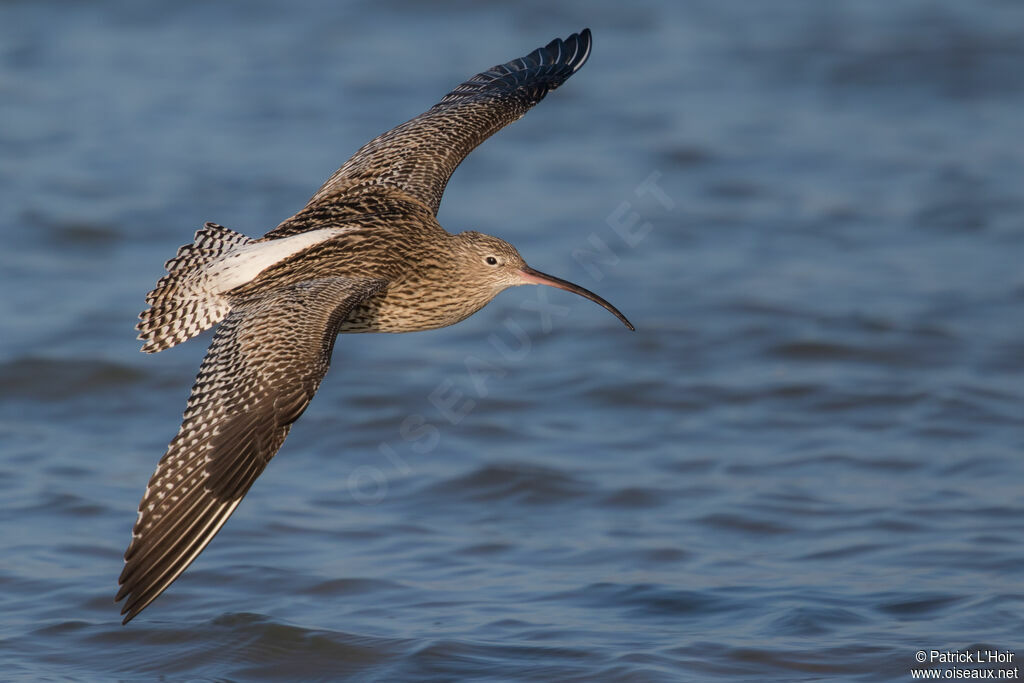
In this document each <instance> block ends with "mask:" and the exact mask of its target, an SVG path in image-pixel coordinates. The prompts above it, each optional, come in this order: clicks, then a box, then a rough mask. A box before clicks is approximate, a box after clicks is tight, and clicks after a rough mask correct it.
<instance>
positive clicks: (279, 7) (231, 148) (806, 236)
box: [0, 0, 1024, 681]
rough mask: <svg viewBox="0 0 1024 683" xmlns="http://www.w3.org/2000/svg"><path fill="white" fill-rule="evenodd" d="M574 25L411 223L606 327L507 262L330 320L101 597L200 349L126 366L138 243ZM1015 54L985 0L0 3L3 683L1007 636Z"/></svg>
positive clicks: (1017, 512)
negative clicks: (498, 249)
mask: <svg viewBox="0 0 1024 683" xmlns="http://www.w3.org/2000/svg"><path fill="white" fill-rule="evenodd" d="M583 26H590V27H591V29H592V30H593V32H594V50H593V54H592V56H591V59H590V61H589V63H588V64H587V65H586V67H585V68H584V69H583V70H582V71H580V72H579V73H578V74H577V75H575V76H574V77H573V78H572V79H571V80H570V81H569V82H568V83H567V84H566V85H565V86H564V87H563V88H561V89H560V90H558V91H557V92H556V93H553V94H552V95H550V96H549V97H548V99H546V100H545V101H544V102H542V103H541V104H540V105H539V106H538V107H537V108H536V109H535V110H533V111H532V112H531V113H530V114H529V115H527V116H526V117H525V118H524V119H523V120H522V121H520V122H518V123H516V124H515V125H513V126H511V127H509V128H508V129H506V130H504V131H502V132H501V133H500V134H499V135H497V136H496V137H495V138H493V139H491V140H490V141H488V142H487V143H485V144H484V145H483V146H482V147H481V148H480V149H478V150H477V151H476V152H475V153H474V154H473V155H472V156H471V157H470V158H469V159H468V160H467V161H466V162H465V164H464V165H463V166H462V167H461V168H460V169H459V171H458V172H457V173H456V174H455V176H454V177H453V179H452V183H451V185H450V186H449V189H448V192H447V195H446V197H445V201H444V203H443V205H442V209H441V213H440V219H441V222H442V224H443V225H445V226H447V227H448V228H449V230H452V231H461V230H465V229H479V230H482V231H484V232H488V233H491V234H495V235H498V236H501V237H503V238H506V239H508V240H509V241H511V242H513V243H514V244H516V245H517V246H518V247H519V249H520V251H521V252H522V253H523V255H524V256H525V258H526V259H527V261H528V262H530V264H531V265H533V266H534V267H536V268H538V269H541V270H544V271H547V272H551V273H553V274H556V275H560V276H562V277H566V278H569V279H572V280H575V281H578V282H579V283H580V284H582V285H584V286H585V287H588V288H591V289H593V290H595V291H597V292H598V293H600V294H601V295H603V296H605V297H606V298H608V299H609V300H610V301H611V302H612V303H614V304H615V305H616V306H618V307H619V308H621V309H622V310H623V312H624V313H625V314H626V315H627V316H629V318H630V319H631V320H632V321H633V322H634V323H635V324H636V326H637V328H638V331H637V332H636V333H632V334H631V333H629V332H627V331H626V330H624V329H623V328H622V326H621V325H620V324H619V323H618V322H617V321H616V320H615V319H614V318H612V317H611V316H610V315H608V314H607V313H606V312H605V311H602V310H601V309H600V308H598V307H596V306H594V305H593V304H592V303H590V302H587V301H584V300H582V299H577V298H575V297H572V296H571V295H569V294H567V293H564V292H558V291H555V290H550V291H548V292H544V293H545V294H546V295H547V299H546V303H544V302H543V301H540V300H538V299H537V296H538V292H539V291H540V290H539V289H538V288H523V289H519V290H514V291H510V292H507V293H505V294H503V295H501V296H500V297H498V299H497V300H496V301H495V302H493V303H492V304H491V305H490V306H489V307H488V308H486V309H485V310H484V311H482V312H481V313H479V314H477V315H476V316H475V317H473V318H471V319H469V320H468V321H466V322H464V323H461V324H460V325H458V326H455V327H452V328H448V329H445V330H439V331H435V332H429V333H420V334H412V335H397V336H388V335H375V336H352V337H343V338H341V339H340V340H339V342H338V344H337V347H336V350H335V359H334V365H333V367H332V370H331V373H330V374H329V375H328V378H327V380H326V381H325V383H324V385H323V387H322V388H321V390H320V393H319V395H318V397H317V398H316V400H315V401H314V402H313V404H312V405H311V407H310V408H309V410H308V411H307V413H306V414H305V415H304V416H303V418H302V419H301V421H300V422H299V423H298V424H297V425H296V427H295V429H294V430H293V432H292V435H291V436H290V437H289V440H288V442H287V443H286V444H285V446H284V448H283V449H282V450H281V452H280V454H279V455H278V457H277V458H276V459H275V460H274V461H273V462H272V464H271V465H270V466H269V468H268V469H267V471H266V472H265V473H264V474H263V476H262V477H261V478H260V480H259V481H258V482H257V484H256V486H255V487H254V488H253V490H252V491H251V493H250V494H249V496H247V498H246V500H245V501H244V502H243V504H242V505H241V506H240V508H239V509H238V512H237V513H236V514H235V516H234V517H233V518H232V519H231V520H230V522H229V523H228V524H227V525H226V527H225V528H224V530H223V532H222V533H221V534H220V536H218V537H217V539H216V540H215V541H214V542H213V543H212V544H211V546H210V547H209V548H208V549H207V550H206V552H204V553H203V554H202V555H201V556H200V558H199V559H198V560H197V562H196V563H195V564H194V565H193V566H192V568H190V569H189V570H188V571H187V572H186V573H185V574H184V575H183V577H182V578H181V579H180V580H179V581H178V582H177V583H176V584H174V585H173V586H172V588H171V589H170V590H169V591H168V592H167V593H166V594H165V595H164V596H162V597H161V598H160V599H159V600H158V601H157V602H155V603H154V604H153V605H152V606H151V607H150V608H149V609H148V610H146V611H145V612H144V613H143V614H142V615H141V616H140V617H139V618H137V619H136V620H135V621H134V622H132V623H131V624H130V625H129V626H127V627H122V626H121V625H120V619H119V616H118V614H117V609H116V607H115V605H114V604H113V602H112V598H113V594H114V592H115V590H116V580H117V575H118V573H119V572H120V569H121V555H122V553H123V551H124V549H125V547H126V545H127V543H128V541H129V532H130V528H131V525H132V524H133V522H134V521H135V510H136V506H137V505H138V501H139V498H140V496H141V494H142V491H143V488H144V486H145V484H146V481H147V480H148V478H149V476H150V474H151V473H152V471H153V468H154V466H155V464H156V461H157V459H158V458H159V456H160V455H161V454H162V452H163V449H164V447H165V445H166V443H167V441H168V440H169V439H170V438H171V437H172V436H173V435H174V433H175V432H176V430H177V427H178V424H179V419H180V416H181V411H182V409H183V407H184V401H185V398H186V396H187V392H188V389H189V386H190V385H191V381H192V379H193V377H194V374H195V371H196V369H197V367H198V365H199V362H200V360H201V358H202V355H203V353H204V350H205V346H206V343H207V342H208V339H209V335H206V336H204V337H203V338H201V339H199V340H195V341H193V342H190V343H188V344H185V345H183V346H181V347H178V348H175V349H172V350H170V351H167V352H164V353H161V354H159V355H156V356H147V355H143V354H140V353H139V352H138V342H137V341H136V340H135V339H134V336H135V333H134V330H133V329H132V328H133V325H134V323H135V316H136V314H137V313H138V312H139V311H140V310H141V309H142V308H143V306H144V301H143V297H144V295H145V293H146V292H147V291H148V290H149V289H150V287H151V286H152V285H153V283H154V282H155V281H156V279H157V278H158V277H159V276H160V274H161V273H162V264H163V262H164V261H165V260H166V259H167V258H169V257H171V256H172V255H173V254H174V251H175V249H176V248H177V247H178V246H179V245H180V244H183V243H186V242H189V241H191V236H192V233H193V231H194V230H195V229H197V228H198V227H199V226H201V225H202V223H203V221H206V220H213V221H217V222H219V223H221V224H223V225H226V226H228V227H231V228H234V229H237V230H241V231H243V232H246V233H248V234H250V235H259V234H262V233H263V232H265V231H266V230H268V229H270V228H271V227H273V226H274V225H276V224H277V223H278V222H279V221H280V220H281V219H283V218H285V217H287V216H289V215H291V214H292V213H293V212H294V211H296V210H297V209H298V208H300V207H301V206H302V205H303V203H304V202H305V201H306V199H307V198H308V197H309V196H310V195H311V194H312V193H313V191H314V190H315V189H316V188H317V187H318V186H319V184H320V183H321V182H322V181H323V180H324V179H325V178H326V177H327V176H328V175H329V174H330V173H331V172H332V171H333V170H334V169H335V168H336V167H337V166H338V165H340V163H341V162H343V161H344V160H345V159H346V158H347V157H348V155H349V154H351V153H352V152H353V151H354V150H355V149H357V148H358V147H359V146H360V145H361V144H362V143H363V142H365V141H366V140H368V139H370V138H371V137H373V136H375V135H376V134H378V133H379V132H381V131H383V130H386V129H388V128H390V127H391V126H393V125H395V124H397V123H399V122H401V121H403V120H405V119H407V118H409V117H411V116H413V115H415V114H417V113H419V112H420V111H422V110H424V109H425V108H427V107H428V106H429V105H431V104H433V103H434V102H435V101H437V100H438V99H439V98H440V96H441V95H443V94H444V93H445V92H447V90H448V89H449V88H451V87H452V86H454V85H455V84H457V83H459V82H460V81H461V80H463V79H464V78H466V77H468V76H470V75H472V74H473V73H476V72H477V71H479V70H481V69H483V68H486V67H489V66H491V65H492V64H495V63H498V62H503V61H506V60H508V59H510V58H513V57H516V56H519V55H522V54H526V53H527V52H528V51H530V50H532V49H533V48H535V47H537V46H539V45H542V44H544V43H546V42H547V41H548V40H550V39H551V38H554V37H556V36H565V35H568V34H569V33H571V32H573V31H576V30H578V29H580V28H582V27H583ZM1022 46H1024V4H1022V3H1019V2H1015V1H1011V0H972V1H971V2H961V1H958V0H946V1H939V0H916V1H915V0H910V1H908V2H899V3H896V2H891V0H857V1H854V0H849V1H841V2H840V1H836V2H812V1H810V0H808V1H796V0H788V1H785V0H779V1H776V2H771V3H752V2H721V1H720V0H691V1H688V2H677V3H670V2H653V1H646V2H644V1H641V2H637V3H617V2H610V1H602V2H586V3H584V2H582V1H580V2H569V3H560V4H558V5H557V7H552V6H551V5H550V4H549V3H541V2H517V3H496V4H493V5H489V6H485V5H478V4H472V3H462V2H448V3H441V4H438V3H430V4H429V5H428V4H427V3H414V2H407V1H394V2H374V3H369V2H365V3H360V2H348V3H346V2H326V1H322V0H312V1H310V2H304V3H290V4H285V3H281V4H275V3H269V2H244V3H243V2H235V3H222V4H217V5H216V6H213V5H208V4H206V3H199V2H191V1H185V2H176V3H165V4H159V5H158V4H154V3H149V4H143V3H132V2H127V1H125V2H113V1H102V0H101V1H100V2H94V3H88V4H86V3H61V2H31V3H30V2H8V3H4V4H3V5H0V150H2V152H0V230H2V234H3V237H4V248H3V249H0V290H2V291H3V292H4V295H3V296H2V297H0V320H2V335H0V550H2V553H0V662H2V664H0V667H2V671H0V678H3V679H4V680H41V679H47V680H67V679H70V680H109V679H150V678H155V677H158V676H164V677H166V678H168V679H171V680H181V679H218V680H224V679H260V680H294V679H337V678H339V677H342V676H345V675H351V676H353V677H356V678H357V679H359V680H382V681H384V680H386V681H391V680H453V679H497V680H507V679H543V680H552V679H558V680H581V681H582V680H587V681H590V680H610V681H612V680H613V681H621V680H636V681H654V680H699V681H709V680H734V679H743V680H780V681H808V680H843V679H845V680H865V681H877V680H896V681H900V680H911V675H910V670H911V668H913V667H915V666H917V664H916V663H915V661H914V653H915V652H916V651H917V650H921V649H924V650H930V649H940V650H947V649H948V650H964V651H966V650H970V649H994V650H1008V651H1012V652H1014V653H1016V654H1017V655H1018V656H1021V657H1024V638H1022V635H1021V634H1024V616H1022V615H1024V462H1022V458H1021V453H1022V451H1024V422H1022V405H1024V390H1022V386H1024V384H1022V380H1024V315H1022V311H1024V269H1022V268H1021V265H1020V264H1021V262H1022V256H1024V192H1022V189H1021V188H1022V185H1021V179H1022V178H1024V147H1022V146H1021V140H1022V139H1024V125H1022V112H1024V68H1021V66H1022V64H1024V47H1022ZM645 182H646V183H647V184H646V185H645V184H644V183H645ZM652 187H656V188H658V190H659V191H654V190H652V189H651V188H652ZM644 188H647V190H646V191H644ZM620 233H621V234H620ZM623 236H625V239H624V237H623ZM552 306H554V307H556V308H551V307H552ZM538 309H539V310H538ZM524 340H525V341H524ZM446 406H450V407H446ZM410 419H411V420H412V421H411V422H406V421H407V420H410ZM403 424H406V428H404V429H403ZM410 425H416V426H420V427H423V426H425V425H429V426H430V428H432V430H434V431H432V432H431V433H432V434H434V435H435V436H436V438H431V439H429V440H428V439H410V438H407V437H409V436H410V431H409V429H408V427H409V426H410ZM1015 663H1016V662H1015ZM934 666H935V667H936V668H941V667H939V666H938V665H934Z"/></svg>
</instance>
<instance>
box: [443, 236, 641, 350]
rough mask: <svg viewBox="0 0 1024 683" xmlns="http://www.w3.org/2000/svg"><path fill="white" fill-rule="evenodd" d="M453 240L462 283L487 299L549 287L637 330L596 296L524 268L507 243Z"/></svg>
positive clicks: (487, 239) (484, 239) (467, 238)
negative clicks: (527, 287) (592, 304)
mask: <svg viewBox="0 0 1024 683" xmlns="http://www.w3.org/2000/svg"><path fill="white" fill-rule="evenodd" d="M454 237H455V239H456V240H457V241H458V242H459V246H460V247H461V248H460V249H459V250H458V251H459V253H460V264H459V266H460V271H461V273H462V274H463V276H464V278H465V281H467V282H469V283H471V284H472V285H473V286H474V287H478V288H480V289H483V290H484V291H486V292H487V293H488V294H489V296H488V300H490V298H493V297H495V296H497V295H498V294H499V293H500V292H502V291H504V290H505V289H508V288H509V287H517V286H519V285H548V286H549V287H557V288H558V289H564V290H565V291H567V292H572V293H574V294H579V295H580V296H582V297H584V298H586V299H590V300H591V301H593V302H595V303H597V304H599V305H600V306H603V307H604V308H606V309H607V310H608V311H610V312H611V313H612V315H614V316H615V317H616V318H618V319H619V320H620V321H622V324H623V325H625V326H626V327H628V328H629V329H630V330H634V329H636V328H634V327H633V325H632V323H630V322H629V321H628V320H626V316H624V315H622V313H620V312H619V310H618V309H617V308H615V307H614V306H612V305H611V304H610V303H608V302H607V301H605V300H604V299H602V298H601V297H599V296H598V295H597V294H594V293H593V292H591V291H590V290H587V289H584V288H583V287H580V286H579V285H576V284H573V283H571V282H569V281H567V280H563V279H561V278H557V277H554V276H552V275H546V274H544V273H542V272H540V271H539V270H534V269H533V268H531V267H530V266H528V265H526V261H524V260H523V257H522V256H520V255H519V252H518V251H517V250H516V248H515V247H513V246H512V245H511V244H509V243H508V242H506V241H504V240H500V239H498V238H497V237H491V236H490V235H485V234H483V233H480V232H476V231H468V232H463V233H460V234H458V235H455V236H454Z"/></svg>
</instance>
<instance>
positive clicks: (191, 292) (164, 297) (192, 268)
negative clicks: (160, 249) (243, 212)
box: [135, 223, 253, 353]
mask: <svg viewBox="0 0 1024 683" xmlns="http://www.w3.org/2000/svg"><path fill="white" fill-rule="evenodd" d="M251 242H253V240H251V239H250V238H248V237H246V236H245V235H243V234H241V233H238V232H235V231H234V230H229V229H228V228H225V227H223V226H220V225H217V224H216V223H207V224H206V225H204V226H203V228H202V229H201V230H199V231H198V232H196V236H195V241H194V242H192V244H186V245H185V246H183V247H181V248H180V249H178V253H177V254H176V255H175V257H174V258H172V259H171V260H170V261H168V262H167V263H165V264H164V267H165V268H166V269H167V275H164V276H163V277H162V278H160V280H159V281H158V282H157V283H156V287H154V288H153V291H151V292H150V293H149V294H148V295H146V303H148V304H149V308H148V309H146V310H145V311H143V312H142V313H140V314H139V322H138V324H137V325H136V326H135V328H136V329H137V330H138V331H139V337H138V338H139V339H141V340H142V341H144V342H145V343H144V344H143V345H142V350H143V351H144V352H146V353H156V352H157V351H163V350H164V349H169V348H171V347H172V346H174V345H176V344H180V343H181V342H183V341H185V340H187V339H191V338H192V337H194V336H196V335H197V334H199V333H200V332H202V331H203V330H206V329H208V328H210V327H212V326H213V325H216V324H217V323H218V322H220V321H221V320H223V319H224V317H225V316H226V315H227V314H228V313H229V312H230V310H231V308H230V306H229V304H228V302H227V300H226V299H225V298H224V297H223V296H221V295H220V294H219V293H218V292H216V291H215V290H214V289H213V287H212V286H211V285H212V283H211V282H210V278H209V277H207V276H206V272H205V269H206V266H208V265H209V264H210V263H212V262H213V261H215V260H216V259H218V258H220V257H221V256H223V255H224V254H226V253H227V252H229V251H232V250H234V249H237V248H238V247H241V246H243V245H246V244H249V243H251Z"/></svg>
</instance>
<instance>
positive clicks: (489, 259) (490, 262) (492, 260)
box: [484, 256, 498, 266]
mask: <svg viewBox="0 0 1024 683" xmlns="http://www.w3.org/2000/svg"><path fill="white" fill-rule="evenodd" d="M484 261H486V262H487V265H489V266H496V265H498V259H496V258H494V257H493V256H488V257H487V258H486V259H484Z"/></svg>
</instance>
